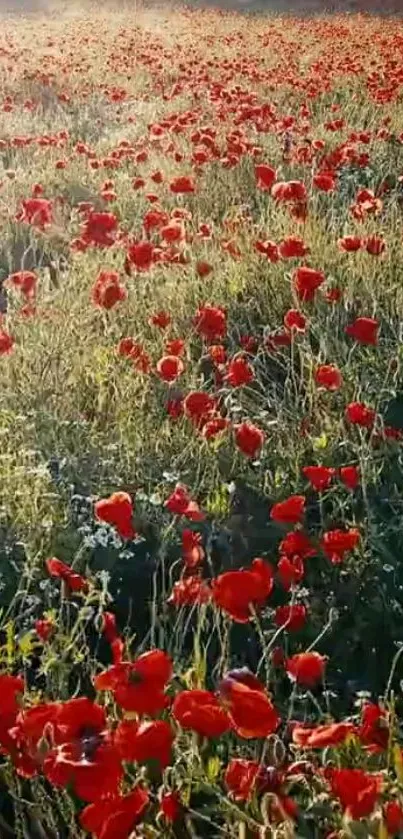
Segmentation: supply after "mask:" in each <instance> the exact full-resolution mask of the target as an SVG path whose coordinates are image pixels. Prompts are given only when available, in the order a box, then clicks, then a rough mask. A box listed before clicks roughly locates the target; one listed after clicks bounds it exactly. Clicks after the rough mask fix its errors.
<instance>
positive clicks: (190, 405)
mask: <svg viewBox="0 0 403 839" xmlns="http://www.w3.org/2000/svg"><path fill="white" fill-rule="evenodd" d="M216 407H217V403H216V400H215V399H214V397H213V396H210V394H209V393H205V392H204V391H202V390H192V391H191V392H190V393H188V395H187V396H186V397H185V399H184V400H183V412H184V414H185V417H188V418H189V419H190V420H191V421H192V422H193V423H194V425H195V426H196V427H197V428H202V427H203V425H204V424H205V423H206V422H207V421H208V420H209V419H212V418H213V417H214V414H215V410H216Z"/></svg>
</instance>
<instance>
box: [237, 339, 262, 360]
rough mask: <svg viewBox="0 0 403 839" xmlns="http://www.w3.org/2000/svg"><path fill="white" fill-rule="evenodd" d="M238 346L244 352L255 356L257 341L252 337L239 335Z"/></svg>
mask: <svg viewBox="0 0 403 839" xmlns="http://www.w3.org/2000/svg"><path fill="white" fill-rule="evenodd" d="M239 344H240V346H241V347H242V349H243V350H245V352H248V353H251V355H255V353H257V351H258V349H259V340H258V338H255V336H254V335H241V336H240V338H239Z"/></svg>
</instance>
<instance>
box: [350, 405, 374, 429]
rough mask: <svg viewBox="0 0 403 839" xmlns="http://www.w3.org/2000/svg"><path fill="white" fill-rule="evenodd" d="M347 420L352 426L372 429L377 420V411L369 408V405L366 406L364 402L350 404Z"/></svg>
mask: <svg viewBox="0 0 403 839" xmlns="http://www.w3.org/2000/svg"><path fill="white" fill-rule="evenodd" d="M346 419H347V420H348V422H351V424H352V425H360V426H362V428H372V427H373V425H374V423H375V419H376V411H374V410H373V409H372V408H368V405H364V403H363V402H350V404H349V405H347V408H346Z"/></svg>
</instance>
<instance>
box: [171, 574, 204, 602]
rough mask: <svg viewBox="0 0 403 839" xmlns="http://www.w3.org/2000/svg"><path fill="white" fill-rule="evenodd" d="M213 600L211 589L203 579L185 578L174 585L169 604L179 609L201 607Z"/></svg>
mask: <svg viewBox="0 0 403 839" xmlns="http://www.w3.org/2000/svg"><path fill="white" fill-rule="evenodd" d="M210 598H211V589H210V587H209V585H208V583H206V581H205V580H203V579H202V578H201V577H196V576H190V577H183V578H182V579H181V580H178V582H177V583H175V584H174V586H173V588H172V591H171V594H170V596H169V598H168V601H167V602H168V603H171V604H172V605H173V606H176V607H177V608H181V607H182V606H195V605H197V606H200V605H202V604H203V603H208V602H209V600H210Z"/></svg>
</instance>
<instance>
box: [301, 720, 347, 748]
mask: <svg viewBox="0 0 403 839" xmlns="http://www.w3.org/2000/svg"><path fill="white" fill-rule="evenodd" d="M354 732H355V726H354V725H353V724H352V723H350V722H333V723H329V724H327V725H317V726H316V727H315V728H310V727H309V725H307V726H305V725H298V723H297V725H295V726H294V727H293V729H292V741H293V743H295V745H296V746H299V747H300V748H301V747H302V748H304V749H326V748H328V747H329V746H339V745H340V744H341V743H344V742H345V740H346V739H347V738H348V737H349V736H350V735H351V734H353V733H354Z"/></svg>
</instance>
